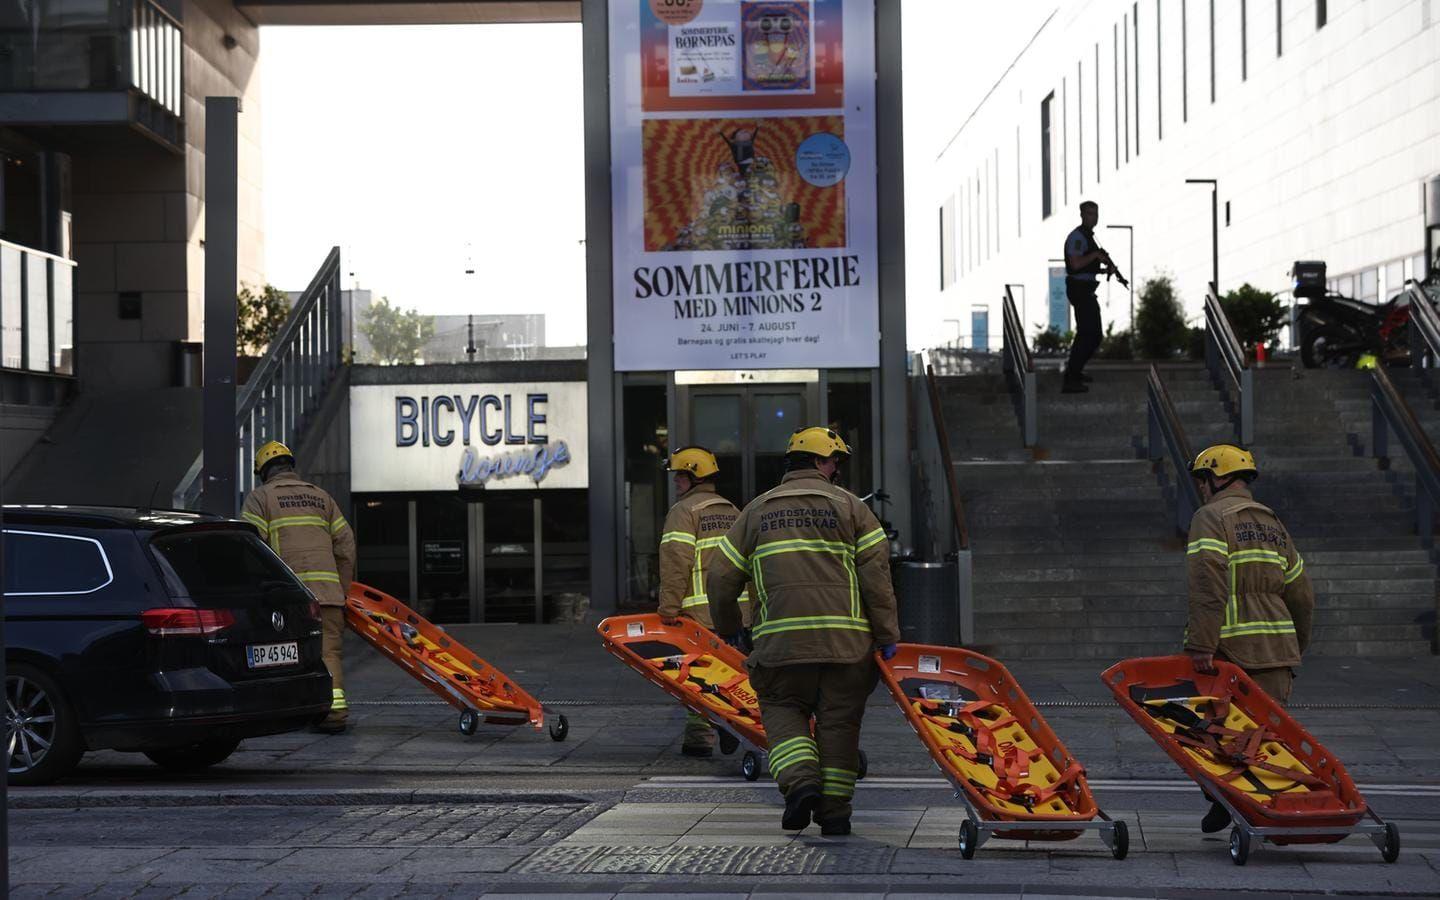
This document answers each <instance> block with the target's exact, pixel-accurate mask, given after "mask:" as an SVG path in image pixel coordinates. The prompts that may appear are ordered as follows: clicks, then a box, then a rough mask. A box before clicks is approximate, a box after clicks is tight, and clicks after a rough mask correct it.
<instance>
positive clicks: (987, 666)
mask: <svg viewBox="0 0 1440 900" xmlns="http://www.w3.org/2000/svg"><path fill="white" fill-rule="evenodd" d="M876 658H877V659H879V657H878V655H877V657H876ZM879 661H880V674H881V677H882V678H883V679H884V681H885V685H886V686H887V687H888V688H889V689H890V693H891V694H893V695H894V697H895V702H896V703H898V704H899V705H900V709H901V711H902V712H904V714H905V719H906V720H907V721H908V722H909V723H910V727H911V728H913V729H915V733H916V734H918V735H919V736H920V740H921V742H922V743H924V745H925V749H926V750H928V751H930V758H931V759H932V760H934V762H935V765H936V767H937V768H939V769H940V771H941V772H942V773H944V775H945V777H946V778H947V779H948V780H949V781H950V783H951V784H952V785H953V786H954V788H955V796H956V797H957V798H959V799H960V800H961V801H962V802H963V803H964V804H965V808H966V814H967V815H966V818H965V820H964V821H962V822H961V823H960V855H961V856H963V857H964V858H965V859H972V858H974V856H975V851H977V850H979V849H980V847H981V846H982V845H983V844H984V843H985V842H986V840H988V839H989V838H990V836H992V835H993V836H995V837H997V838H1009V839H1012V840H1026V841H1068V840H1072V839H1074V838H1077V837H1079V836H1080V834H1081V833H1082V832H1084V831H1098V832H1099V833H1100V839H1101V840H1102V841H1104V842H1105V846H1106V847H1108V848H1109V849H1110V853H1111V855H1112V856H1114V857H1115V858H1116V859H1124V858H1125V855H1126V854H1127V853H1128V852H1129V849H1130V832H1129V829H1128V827H1127V826H1126V824H1125V823H1124V822H1123V821H1120V820H1117V819H1111V818H1110V817H1109V816H1107V815H1106V814H1105V813H1104V811H1103V810H1101V809H1100V808H1099V807H1098V806H1097V805H1096V804H1095V798H1094V796H1093V795H1092V794H1091V793H1090V785H1089V783H1088V782H1087V781H1086V778H1085V769H1084V768H1083V767H1082V766H1081V765H1080V763H1079V762H1077V761H1076V760H1075V758H1074V757H1072V756H1071V755H1070V751H1069V750H1067V749H1065V745H1064V744H1062V743H1061V742H1060V739H1059V738H1058V737H1056V736H1055V732H1053V731H1051V730H1050V726H1049V725H1048V724H1047V723H1046V722H1045V719H1044V717H1043V716H1041V715H1040V713H1039V712H1038V711H1037V710H1036V709H1035V705H1034V704H1033V703H1031V702H1030V698H1029V697H1027V696H1026V695H1025V692H1024V691H1023V690H1021V688H1020V685H1019V684H1017V683H1016V681H1015V679H1014V677H1013V676H1011V674H1010V673H1009V671H1007V670H1006V668H1005V667H1004V666H1003V665H1001V664H1000V663H999V662H998V661H996V660H993V659H991V658H990V657H988V656H982V655H981V654H979V653H975V652H973V651H971V650H965V649H963V648H959V647H934V646H928V645H924V644H901V645H900V646H899V649H898V652H897V653H896V654H895V656H894V657H893V658H891V659H890V660H889V661H888V662H887V661H885V660H879Z"/></svg>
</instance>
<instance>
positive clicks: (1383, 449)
mask: <svg viewBox="0 0 1440 900" xmlns="http://www.w3.org/2000/svg"><path fill="white" fill-rule="evenodd" d="M1370 377H1371V389H1370V408H1371V441H1370V447H1371V451H1370V452H1371V455H1372V456H1373V457H1375V458H1376V459H1380V460H1387V459H1388V458H1389V456H1390V435H1391V433H1394V435H1395V436H1396V437H1397V438H1399V439H1400V446H1401V447H1402V448H1403V449H1404V450H1405V455H1406V456H1407V457H1409V459H1410V464H1411V466H1413V467H1414V469H1415V530H1416V532H1417V533H1418V534H1419V535H1420V540H1421V541H1422V542H1423V543H1424V545H1425V547H1426V548H1430V547H1433V546H1434V537H1435V511H1436V510H1437V509H1440V455H1437V454H1436V452H1435V445H1434V444H1433V443H1432V442H1431V441H1430V436H1429V435H1428V434H1426V433H1425V429H1423V428H1421V427H1420V422H1419V420H1418V419H1416V418H1415V412H1414V411H1413V410H1412V409H1410V404H1408V403H1406V402H1405V398H1404V397H1402V396H1401V395H1400V391H1398V390H1397V389H1396V388H1395V382H1393V381H1391V380H1390V376H1389V375H1388V374H1386V372H1385V367H1384V366H1376V367H1375V368H1373V369H1371V370H1370Z"/></svg>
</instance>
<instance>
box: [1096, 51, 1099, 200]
mask: <svg viewBox="0 0 1440 900" xmlns="http://www.w3.org/2000/svg"><path fill="white" fill-rule="evenodd" d="M1095 183H1096V184H1099V183H1100V42H1099V41H1096V42H1095Z"/></svg>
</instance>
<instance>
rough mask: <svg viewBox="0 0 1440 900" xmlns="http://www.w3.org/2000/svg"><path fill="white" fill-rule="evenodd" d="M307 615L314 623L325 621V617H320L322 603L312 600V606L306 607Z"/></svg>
mask: <svg viewBox="0 0 1440 900" xmlns="http://www.w3.org/2000/svg"><path fill="white" fill-rule="evenodd" d="M305 615H307V616H309V617H310V621H312V622H320V621H323V620H324V617H323V616H321V615H320V601H319V600H311V601H310V604H309V605H308V606H306V607H305Z"/></svg>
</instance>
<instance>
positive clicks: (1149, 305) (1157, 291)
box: [1135, 273, 1190, 359]
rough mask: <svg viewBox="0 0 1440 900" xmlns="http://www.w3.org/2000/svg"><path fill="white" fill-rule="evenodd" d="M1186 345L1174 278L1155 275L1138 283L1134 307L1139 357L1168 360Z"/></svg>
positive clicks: (1186, 334)
mask: <svg viewBox="0 0 1440 900" xmlns="http://www.w3.org/2000/svg"><path fill="white" fill-rule="evenodd" d="M1189 345H1190V329H1189V327H1188V326H1187V325H1186V324H1185V312H1184V310H1183V309H1181V307H1180V298H1179V297H1178V296H1176V294H1175V283H1174V280H1173V279H1172V278H1171V277H1170V276H1169V275H1168V274H1164V273H1162V274H1158V275H1156V276H1154V277H1153V278H1150V279H1148V280H1146V281H1145V283H1144V284H1142V285H1140V303H1139V306H1138V308H1137V309H1136V310H1135V349H1136V350H1137V351H1139V355H1140V358H1141V359H1171V358H1173V357H1175V356H1177V355H1178V354H1180V353H1183V352H1185V351H1186V350H1187V349H1188V348H1189Z"/></svg>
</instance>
